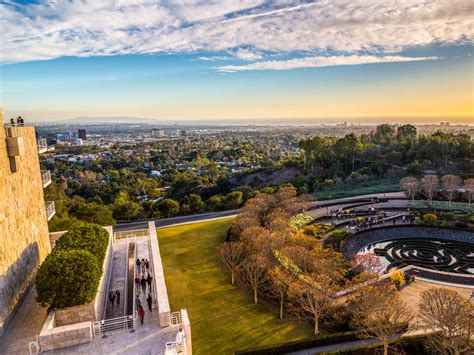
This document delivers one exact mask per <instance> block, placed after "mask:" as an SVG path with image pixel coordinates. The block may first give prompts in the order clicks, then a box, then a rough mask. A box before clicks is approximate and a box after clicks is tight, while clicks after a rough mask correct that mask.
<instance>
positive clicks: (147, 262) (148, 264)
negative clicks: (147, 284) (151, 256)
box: [145, 259, 150, 271]
mask: <svg viewBox="0 0 474 355" xmlns="http://www.w3.org/2000/svg"><path fill="white" fill-rule="evenodd" d="M145 267H146V271H149V270H150V262H149V261H148V259H146V260H145Z"/></svg>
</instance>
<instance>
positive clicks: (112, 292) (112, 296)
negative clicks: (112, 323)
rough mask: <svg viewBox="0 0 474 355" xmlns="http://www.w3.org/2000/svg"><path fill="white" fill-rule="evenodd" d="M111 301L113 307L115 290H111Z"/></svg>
mask: <svg viewBox="0 0 474 355" xmlns="http://www.w3.org/2000/svg"><path fill="white" fill-rule="evenodd" d="M109 301H110V303H112V307H113V306H114V301H115V292H114V291H113V290H112V291H110V292H109Z"/></svg>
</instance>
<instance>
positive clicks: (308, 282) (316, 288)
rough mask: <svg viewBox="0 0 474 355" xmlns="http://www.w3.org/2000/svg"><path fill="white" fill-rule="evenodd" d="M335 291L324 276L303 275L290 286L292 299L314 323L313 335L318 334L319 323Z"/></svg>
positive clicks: (327, 309)
mask: <svg viewBox="0 0 474 355" xmlns="http://www.w3.org/2000/svg"><path fill="white" fill-rule="evenodd" d="M335 291H336V285H335V284H334V282H332V281H331V279H330V278H329V277H327V276H324V275H316V274H311V275H305V276H304V277H301V278H300V279H299V280H298V281H296V282H294V283H293V284H292V285H291V288H290V293H291V295H292V297H293V298H294V299H295V300H296V302H297V303H298V305H299V306H300V307H301V310H302V311H303V312H306V313H308V314H310V315H311V317H312V319H313V321H314V335H318V334H319V321H320V319H321V317H323V316H324V315H325V314H327V312H328V311H329V308H330V306H331V304H332V296H333V294H334V292H335Z"/></svg>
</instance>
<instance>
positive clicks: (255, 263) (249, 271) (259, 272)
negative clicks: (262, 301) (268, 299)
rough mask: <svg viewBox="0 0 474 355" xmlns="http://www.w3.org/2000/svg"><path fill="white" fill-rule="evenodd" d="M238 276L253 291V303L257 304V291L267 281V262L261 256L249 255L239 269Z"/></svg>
mask: <svg viewBox="0 0 474 355" xmlns="http://www.w3.org/2000/svg"><path fill="white" fill-rule="evenodd" d="M240 274H241V276H242V280H243V281H244V282H246V283H247V284H248V285H249V286H250V287H251V288H252V290H253V302H254V303H258V289H259V288H260V287H261V286H263V285H264V284H265V282H266V281H267V260H266V259H265V258H264V257H262V256H261V255H255V254H253V255H249V256H248V257H247V258H245V259H244V262H243V263H242V265H241V267H240Z"/></svg>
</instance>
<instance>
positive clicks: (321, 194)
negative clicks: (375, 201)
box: [315, 180, 400, 201]
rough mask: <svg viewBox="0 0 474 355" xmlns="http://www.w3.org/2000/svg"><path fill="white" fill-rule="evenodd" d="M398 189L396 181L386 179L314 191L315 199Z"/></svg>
mask: <svg viewBox="0 0 474 355" xmlns="http://www.w3.org/2000/svg"><path fill="white" fill-rule="evenodd" d="M397 191H400V184H399V183H398V182H388V181H380V182H378V181H376V180H375V181H369V182H367V183H365V184H361V185H352V186H343V187H342V188H340V189H337V190H335V189H334V190H326V191H318V192H316V194H315V195H316V199H317V200H320V201H322V200H331V199H335V198H344V197H352V196H359V195H368V194H377V193H384V192H397Z"/></svg>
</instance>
